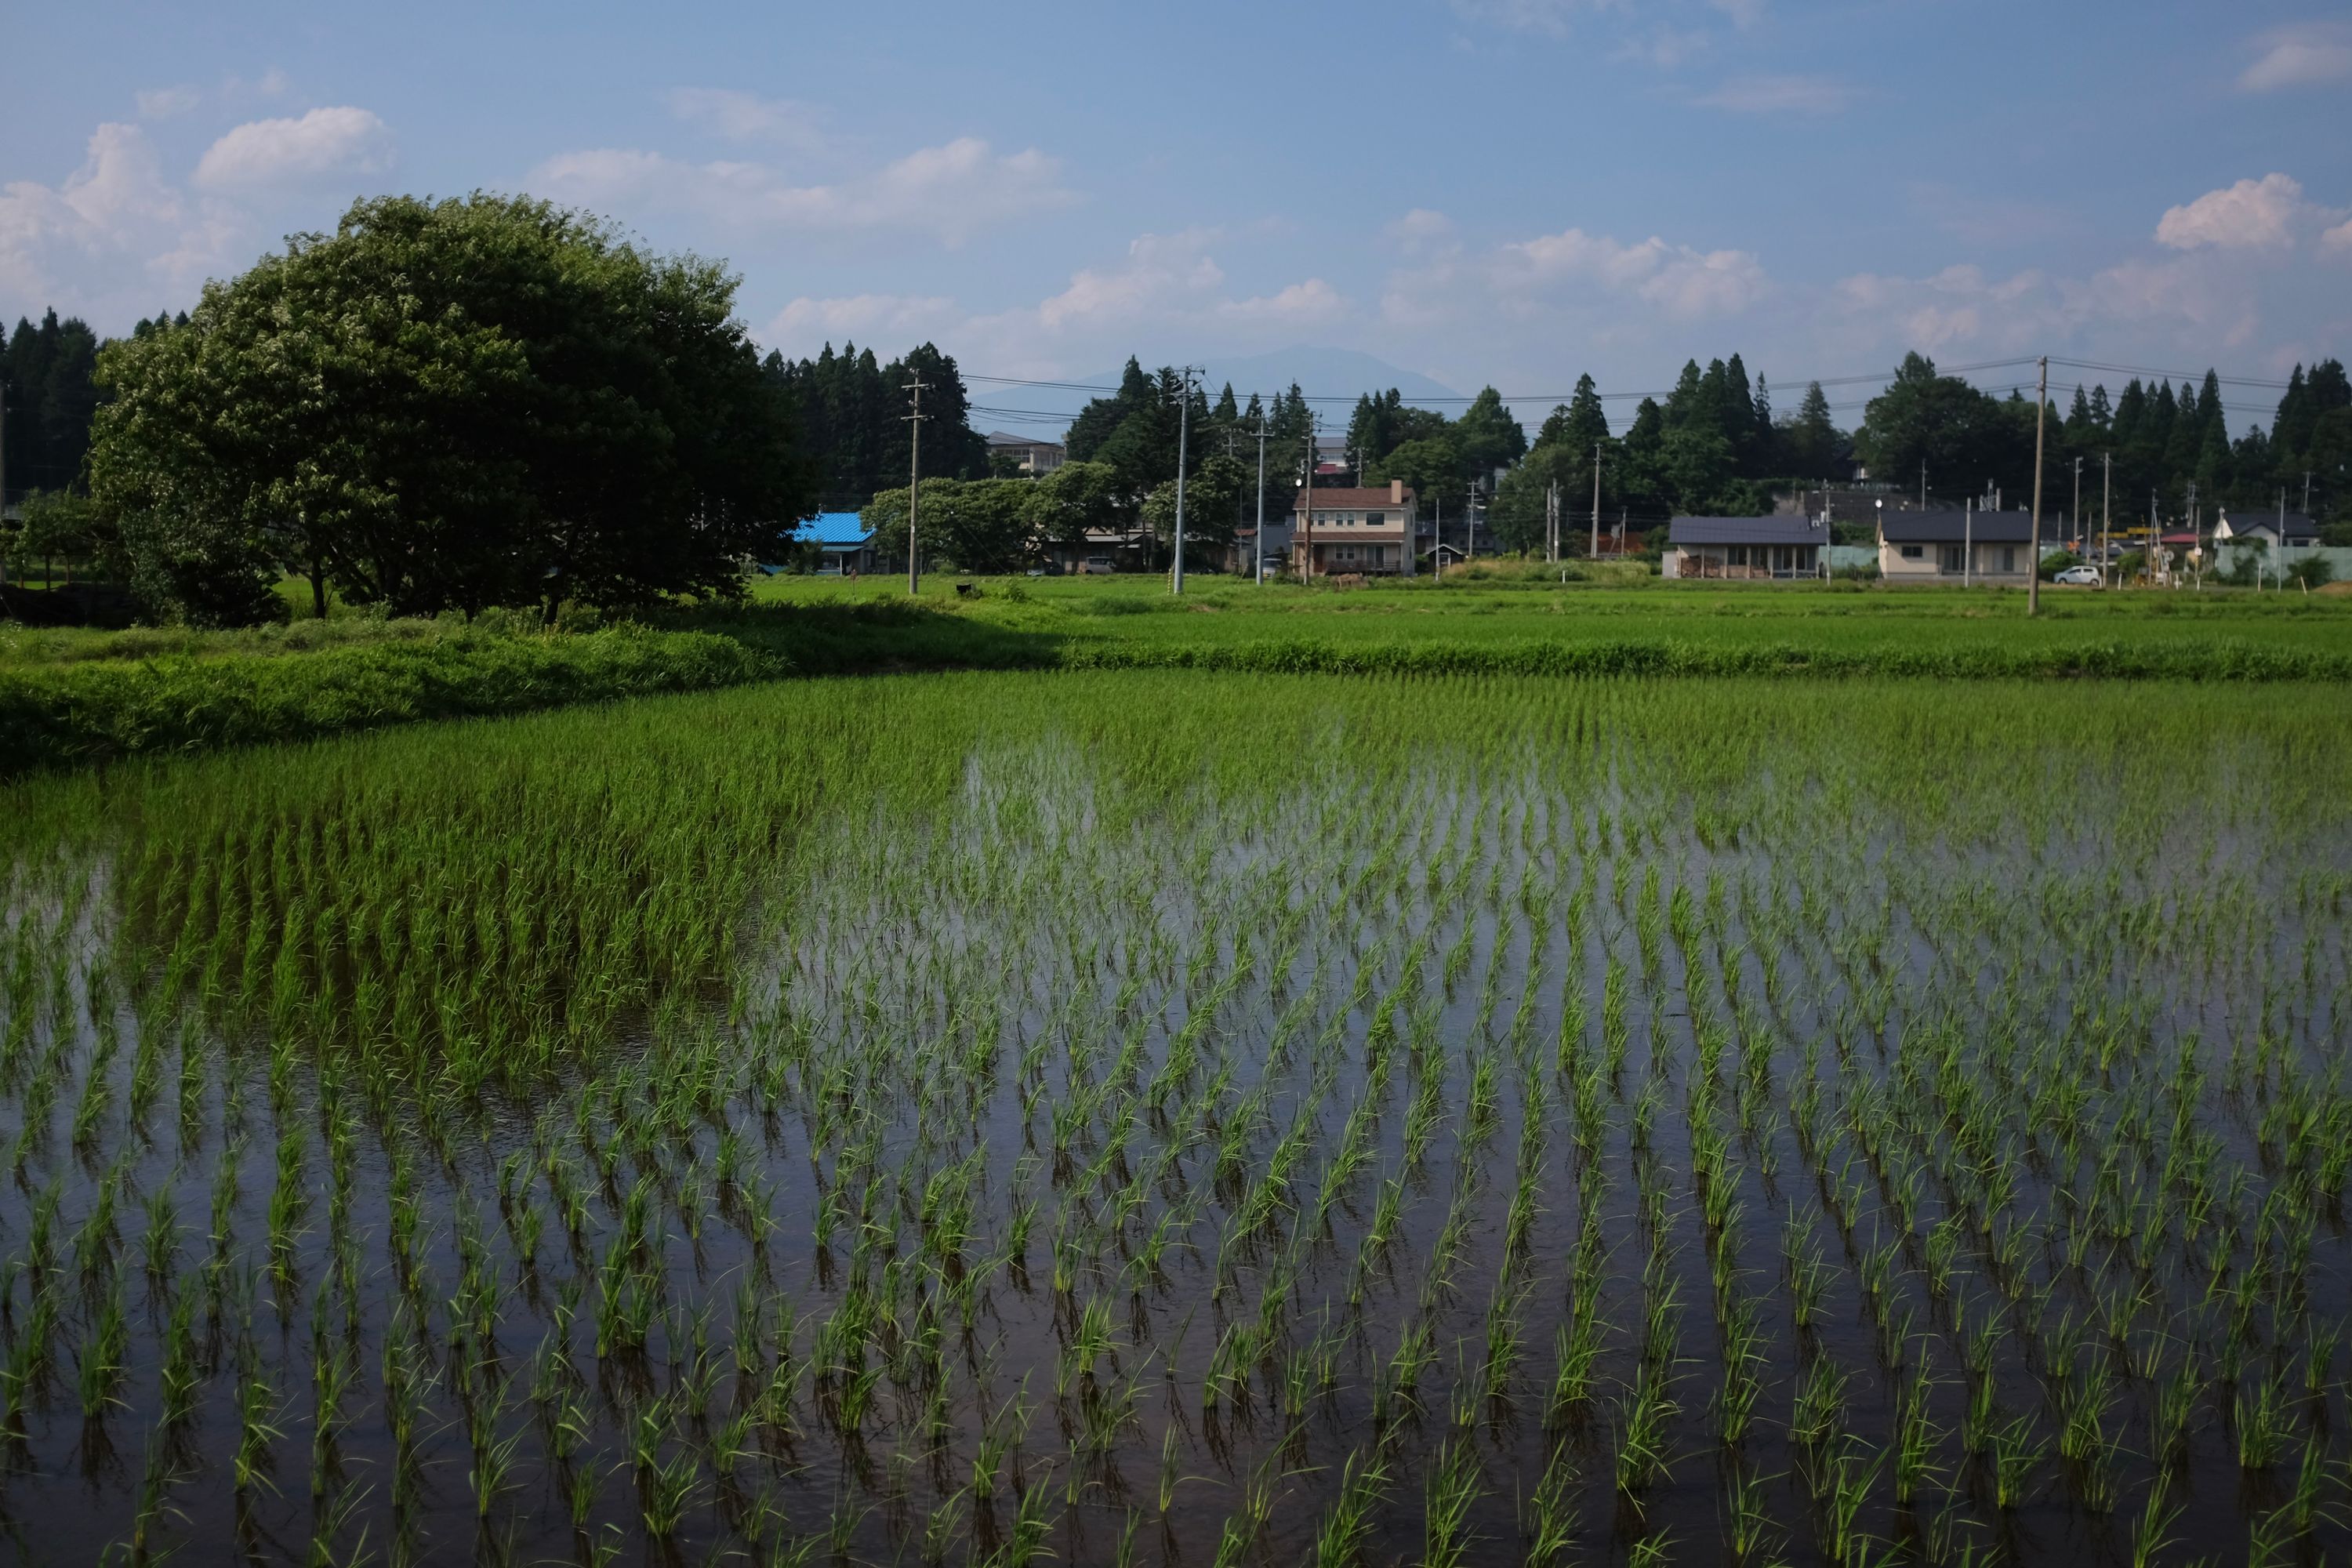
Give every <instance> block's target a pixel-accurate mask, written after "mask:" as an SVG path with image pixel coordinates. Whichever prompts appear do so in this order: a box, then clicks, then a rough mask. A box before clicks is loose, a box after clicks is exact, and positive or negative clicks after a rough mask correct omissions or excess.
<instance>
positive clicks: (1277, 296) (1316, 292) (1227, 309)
mask: <svg viewBox="0 0 2352 1568" xmlns="http://www.w3.org/2000/svg"><path fill="white" fill-rule="evenodd" d="M1347 310H1348V301H1347V300H1345V299H1344V298H1342V297H1341V295H1340V293H1339V290H1338V289H1334V288H1332V287H1331V285H1330V284H1328V283H1326V282H1325V281H1324V280H1323V279H1320V278H1309V279H1307V280H1306V281H1305V282H1303V283H1293V284H1291V285H1289V286H1288V287H1287V288H1285V289H1278V290H1276V292H1274V293H1272V294H1265V295H1260V296H1259V297H1257V298H1256V299H1253V300H1226V301H1224V302H1223V303H1222V304H1220V305H1218V306H1217V307H1216V314H1217V315H1218V316H1219V317H1220V318H1222V319H1223V320H1225V321H1243V322H1249V323H1253V324H1259V325H1280V326H1286V327H1308V326H1315V325H1318V324H1320V323H1322V322H1325V321H1337V320H1338V319H1339V317H1341V316H1343V315H1345V314H1347Z"/></svg>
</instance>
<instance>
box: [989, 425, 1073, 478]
mask: <svg viewBox="0 0 2352 1568" xmlns="http://www.w3.org/2000/svg"><path fill="white" fill-rule="evenodd" d="M1000 453H1001V454H1003V456H1005V457H1008V458H1012V459H1013V464H1014V466H1015V467H1016V468H1018V469H1019V470H1020V471H1021V472H1022V473H1024V474H1027V475H1028V476H1029V477H1030V478H1031V479H1038V478H1042V477H1043V476H1045V475H1046V474H1050V473H1052V472H1053V471H1054V470H1055V468H1060V467H1061V466H1062V465H1063V464H1064V463H1066V462H1067V461H1069V458H1070V449H1069V448H1068V447H1065V446H1064V445H1062V443H1060V442H1059V441H1041V440H1038V439H1036V438H1035V437H1030V436H1013V435H1008V434H1006V433H1005V432H1004V431H1002V430H991V431H990V432H989V433H988V455H989V457H990V458H995V457H997V456H998V455H999V454H1000Z"/></svg>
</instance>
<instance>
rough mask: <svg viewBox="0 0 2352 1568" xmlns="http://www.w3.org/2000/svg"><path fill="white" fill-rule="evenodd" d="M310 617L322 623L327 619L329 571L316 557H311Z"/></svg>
mask: <svg viewBox="0 0 2352 1568" xmlns="http://www.w3.org/2000/svg"><path fill="white" fill-rule="evenodd" d="M310 616H311V618H312V619H313V620H320V621H323V620H325V619H326V618H327V570H326V568H325V567H324V566H322V565H320V563H319V558H318V557H317V556H315V555H313V556H312V557H310Z"/></svg>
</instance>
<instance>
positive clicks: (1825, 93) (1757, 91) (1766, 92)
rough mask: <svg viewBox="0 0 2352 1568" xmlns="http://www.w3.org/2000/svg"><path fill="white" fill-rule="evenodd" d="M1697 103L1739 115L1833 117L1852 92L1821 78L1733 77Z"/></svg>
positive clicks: (1848, 99) (1825, 78)
mask: <svg viewBox="0 0 2352 1568" xmlns="http://www.w3.org/2000/svg"><path fill="white" fill-rule="evenodd" d="M1698 101H1699V103H1700V104H1701V105H1702V106H1703V107H1705V108H1708V109H1727V110H1732V111H1733V112H1734V113H1738V114H1834V113H1835V112H1837V111H1838V110H1841V109H1843V108H1844V107H1845V106H1846V105H1847V104H1849V103H1851V102H1853V88H1851V87H1850V86H1848V85H1847V84H1845V83H1844V82H1842V81H1837V80H1835V79H1832V78H1829V77H1821V76H1736V77H1732V78H1731V79H1728V80H1727V81H1725V82H1724V83H1723V85H1722V86H1720V87H1718V88H1717V89H1715V90H1714V91H1713V92H1710V93H1707V94H1706V95H1704V96H1703V97H1701V98H1700V99H1699V100H1698Z"/></svg>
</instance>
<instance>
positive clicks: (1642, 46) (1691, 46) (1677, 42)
mask: <svg viewBox="0 0 2352 1568" xmlns="http://www.w3.org/2000/svg"><path fill="white" fill-rule="evenodd" d="M1714 41H1715V40H1714V39H1712V38H1710V37H1707V35H1706V34H1705V33H1702V32H1697V31H1696V30H1693V29H1689V28H1683V27H1667V26H1660V27H1654V28H1652V29H1651V30H1650V31H1649V32H1648V33H1646V34H1643V35H1642V36H1640V37H1629V38H1627V39H1626V40H1625V41H1624V43H1623V44H1622V45H1621V46H1619V47H1618V50H1617V56H1616V58H1619V59H1621V60H1640V61H1642V62H1643V64H1645V65H1654V66H1655V67H1657V68H1659V69H1660V70H1672V69H1674V68H1675V67H1676V66H1678V65H1681V64H1682V63H1683V62H1684V61H1685V60H1687V59H1689V58H1691V57H1693V56H1694V55H1697V54H1700V53H1703V52H1704V51H1705V50H1706V47H1707V46H1708V45H1710V44H1712V43H1713V42H1714Z"/></svg>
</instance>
